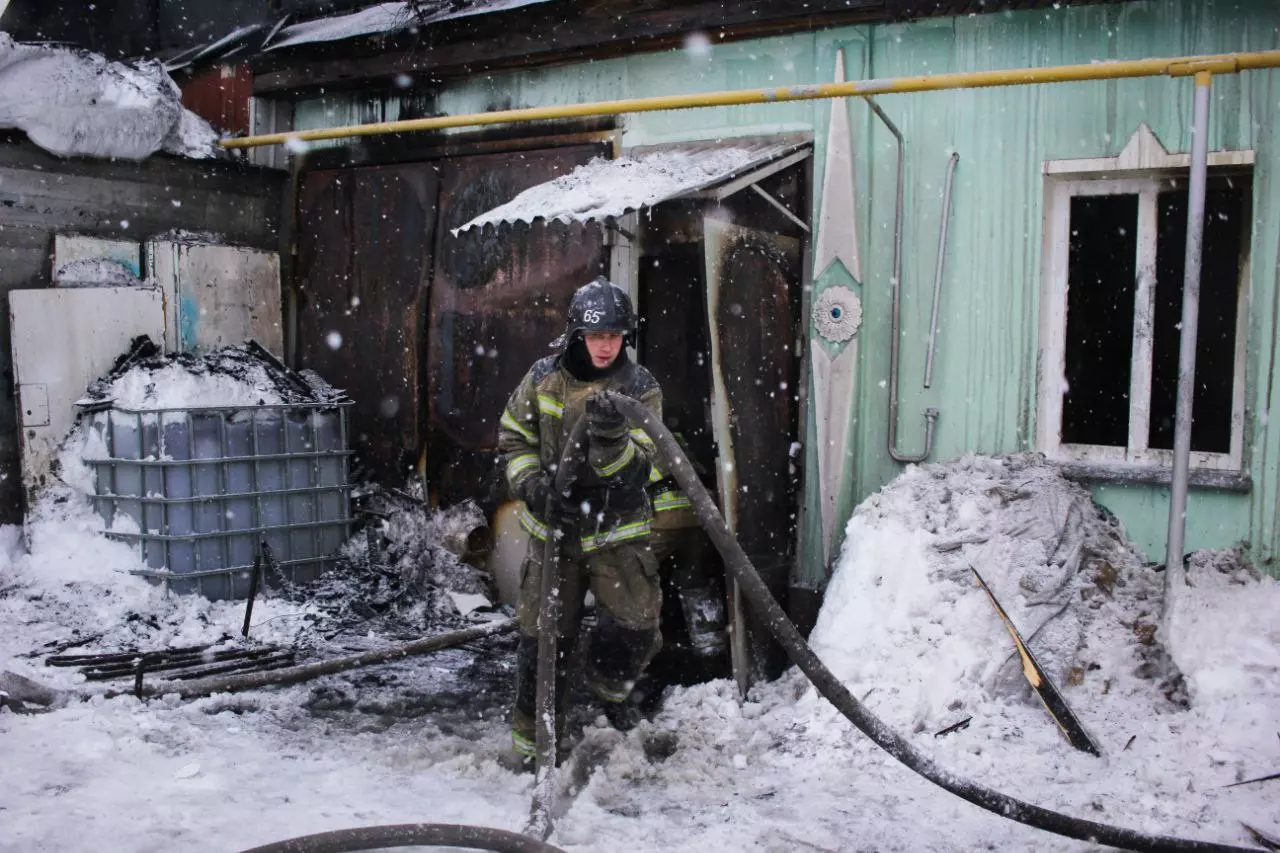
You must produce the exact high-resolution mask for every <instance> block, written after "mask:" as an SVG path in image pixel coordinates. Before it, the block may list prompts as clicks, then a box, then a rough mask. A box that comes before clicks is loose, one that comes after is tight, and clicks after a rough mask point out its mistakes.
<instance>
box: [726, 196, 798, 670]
mask: <svg viewBox="0 0 1280 853" xmlns="http://www.w3.org/2000/svg"><path fill="white" fill-rule="evenodd" d="M703 225H704V228H703V234H704V240H705V242H704V247H705V252H706V281H707V318H708V324H709V326H710V339H711V358H712V386H713V392H712V425H713V431H714V433H715V437H716V443H717V445H718V447H719V460H718V463H719V464H718V465H717V472H716V473H717V483H718V485H719V491H720V506H721V508H722V510H723V512H724V516H725V520H726V521H727V522H728V523H729V527H730V528H731V529H732V530H733V531H734V533H735V535H737V537H738V541H739V542H740V543H741V544H742V548H743V550H745V551H746V552H747V555H748V556H749V557H750V558H751V561H752V563H754V564H755V566H756V568H757V569H758V570H759V571H760V574H761V576H762V577H763V579H764V581H765V583H766V584H767V585H768V586H769V589H770V591H772V592H773V594H774V597H775V598H777V599H778V602H779V603H780V604H782V605H783V607H784V608H785V606H786V594H787V581H788V576H789V570H790V563H791V558H792V555H793V554H794V547H795V538H796V537H795V535H796V506H797V498H798V485H799V477H800V472H799V465H798V460H797V459H795V458H793V455H792V447H793V443H794V442H796V441H798V440H799V439H798V436H797V424H798V422H799V413H798V404H797V391H798V381H797V380H798V378H799V376H800V356H801V353H800V348H799V347H798V346H797V332H798V328H799V326H798V319H799V318H798V312H799V300H800V296H799V294H800V283H801V250H802V247H801V244H800V241H799V240H796V239H794V238H791V237H783V236H781V235H778V234H774V233H771V232H768V231H759V230H756V229H752V228H744V227H742V226H737V225H730V224H728V223H726V222H722V221H720V220H717V219H712V218H710V217H707V218H705V219H704V220H703ZM730 605H731V617H730V618H731V620H732V623H733V625H734V628H735V630H734V631H733V633H732V637H733V645H732V647H731V651H732V657H733V663H734V674H735V676H736V677H737V679H738V684H739V687H740V688H741V689H742V690H744V691H745V689H746V687H747V686H749V684H750V683H751V682H754V681H758V680H762V679H766V678H772V677H774V676H776V675H777V674H778V673H779V672H781V666H782V663H783V657H782V655H781V649H780V647H778V646H777V645H776V644H775V643H773V642H772V640H771V639H770V636H769V633H768V631H767V630H765V629H764V628H763V626H762V625H761V623H759V622H758V621H757V620H756V619H755V618H754V616H752V617H750V618H746V619H745V620H744V616H745V614H744V612H743V606H742V600H741V596H740V593H739V591H738V589H737V588H736V586H733V585H731V590H730ZM744 624H745V626H746V630H745V631H744V630H741V627H742V626H743V625H744Z"/></svg>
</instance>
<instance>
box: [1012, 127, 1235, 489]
mask: <svg viewBox="0 0 1280 853" xmlns="http://www.w3.org/2000/svg"><path fill="white" fill-rule="evenodd" d="M1147 135H1148V136H1147V138H1150V137H1149V131H1147ZM1137 137H1138V135H1137V134H1135V139H1137ZM1156 144H1157V146H1158V143H1156ZM1135 146H1136V143H1135ZM1131 147H1134V146H1131ZM1128 150H1129V149H1126V152H1128ZM1230 153H1231V154H1233V155H1239V154H1248V153H1250V152H1230ZM1159 154H1164V152H1163V148H1159ZM1123 157H1124V155H1122V158H1123ZM1120 159H1121V158H1117V160H1120ZM1146 159H1148V160H1151V159H1155V160H1157V161H1159V162H1158V165H1159V168H1145V169H1144V168H1132V166H1133V165H1136V164H1135V163H1128V164H1125V165H1128V166H1129V167H1130V168H1122V169H1117V168H1115V167H1116V166H1117V165H1118V164H1117V162H1116V161H1105V160H1094V161H1082V162H1081V163H1080V166H1081V167H1082V168H1081V169H1080V171H1076V172H1072V171H1071V170H1070V167H1071V161H1066V162H1063V161H1058V162H1056V163H1051V164H1049V163H1047V164H1046V165H1045V173H1046V182H1045V203H1046V205H1045V233H1044V253H1043V262H1044V267H1043V291H1042V294H1043V295H1042V300H1041V323H1040V332H1041V338H1040V340H1041V352H1040V359H1041V361H1040V366H1039V400H1038V417H1037V433H1038V434H1037V442H1038V445H1039V448H1040V449H1041V450H1042V451H1043V452H1044V453H1045V454H1046V455H1047V456H1048V457H1049V458H1051V459H1055V460H1058V461H1062V462H1066V463H1083V464H1086V465H1088V466H1090V467H1093V468H1096V469H1104V470H1105V469H1113V470H1116V471H1123V470H1126V469H1127V470H1133V469H1139V470H1147V471H1150V470H1159V469H1169V468H1172V465H1173V422H1174V413H1175V400H1176V393H1177V379H1178V349H1179V346H1180V336H1181V328H1180V327H1181V316H1182V284H1183V281H1182V279H1183V270H1184V252H1185V242H1186V226H1187V178H1188V171H1187V169H1186V167H1185V165H1183V163H1185V155H1184V156H1182V157H1178V156H1171V155H1167V154H1164V156H1163V157H1162V158H1161V157H1148V158H1146ZM1215 159H1216V160H1217V162H1219V163H1222V162H1227V163H1230V164H1231V165H1226V166H1217V167H1215V166H1214V165H1213V164H1214V161H1215ZM1178 161H1183V162H1178ZM1242 161H1244V162H1242ZM1251 162H1252V157H1247V158H1246V157H1241V156H1232V157H1230V158H1226V157H1223V156H1221V155H1219V156H1217V157H1216V158H1211V160H1210V170H1209V180H1208V185H1207V188H1206V215H1205V233H1204V251H1203V254H1204V259H1203V262H1202V271H1201V276H1200V320H1199V330H1198V334H1197V344H1196V356H1197V357H1196V383H1195V396H1194V400H1193V424H1192V433H1191V450H1192V453H1191V467H1192V469H1193V471H1194V470H1198V471H1210V472H1224V473H1225V472H1240V471H1241V470H1242V467H1243V449H1244V386H1245V383H1244V380H1245V376H1244V373H1245V356H1246V334H1247V329H1248V317H1247V307H1248V300H1247V298H1246V282H1247V280H1248V266H1249V263H1248V259H1249V232H1250V224H1251V223H1252V221H1253V217H1252V198H1251V193H1250V187H1251V183H1252V181H1251V174H1252V172H1251V168H1250V166H1249V165H1247V163H1251Z"/></svg>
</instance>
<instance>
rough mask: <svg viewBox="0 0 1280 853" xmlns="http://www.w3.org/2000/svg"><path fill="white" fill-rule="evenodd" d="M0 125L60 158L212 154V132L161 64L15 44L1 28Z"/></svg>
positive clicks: (214, 146) (201, 156)
mask: <svg viewBox="0 0 1280 853" xmlns="http://www.w3.org/2000/svg"><path fill="white" fill-rule="evenodd" d="M0 127H11V128H17V129H18V130H22V131H25V132H26V134H27V136H28V137H29V138H30V139H31V141H32V142H34V143H35V144H37V145H39V146H40V147H41V148H44V149H45V150H46V151H50V152H52V153H54V154H57V155H60V156H64V157H68V156H76V155H80V156H88V157H111V158H120V159H124V160H142V159H145V158H146V157H148V156H150V155H151V154H154V153H155V152H156V151H160V150H163V151H166V152H168V153H170V154H177V155H179V156H182V157H191V158H195V159H205V158H210V157H216V156H218V148H217V142H218V135H217V133H216V132H215V131H214V130H213V128H212V127H211V126H210V125H209V124H208V123H207V122H206V121H205V120H204V119H202V118H200V117H199V116H197V115H195V114H194V113H192V112H190V111H189V110H186V109H184V108H183V106H182V98H181V92H180V91H179V90H178V87H177V85H176V84H174V82H173V80H172V79H171V78H170V77H169V76H168V75H167V74H166V73H165V72H164V68H163V67H162V66H161V65H160V63H158V62H154V61H151V60H141V61H138V62H136V63H133V64H124V63H120V62H112V61H110V60H108V59H106V58H105V57H103V56H101V55H99V54H95V53H89V52H87V51H83V50H72V49H67V48H56V47H50V46H45V45H29V44H19V43H17V42H15V41H14V40H13V38H12V37H11V36H10V35H8V34H7V33H0Z"/></svg>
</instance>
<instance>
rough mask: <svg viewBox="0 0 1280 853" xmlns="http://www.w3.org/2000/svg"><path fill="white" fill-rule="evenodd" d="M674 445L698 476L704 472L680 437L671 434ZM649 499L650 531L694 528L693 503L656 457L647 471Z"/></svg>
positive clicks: (681, 436)
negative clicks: (651, 518) (677, 446)
mask: <svg viewBox="0 0 1280 853" xmlns="http://www.w3.org/2000/svg"><path fill="white" fill-rule="evenodd" d="M674 437H675V440H676V443H677V444H679V445H680V450H681V451H682V452H683V453H684V455H685V458H686V459H688V460H689V462H690V464H692V465H693V467H694V470H695V471H696V472H697V473H698V474H702V473H704V469H703V468H702V466H700V465H698V463H697V462H694V461H693V454H692V453H691V452H690V451H689V445H688V443H687V442H685V440H684V436H683V435H681V434H680V433H675V436H674ZM649 496H650V498H651V499H652V500H653V529H654V530H681V529H683V528H686V527H698V526H699V524H698V516H697V514H696V513H695V512H694V511H693V501H691V500H690V499H689V496H688V495H686V494H685V493H684V492H683V491H681V490H680V486H679V484H677V483H676V481H675V478H674V477H672V476H671V475H670V474H669V473H668V472H667V471H666V470H665V469H664V468H663V467H662V463H661V461H660V460H659V459H657V458H656V457H655V458H654V461H653V466H652V467H651V468H650V469H649Z"/></svg>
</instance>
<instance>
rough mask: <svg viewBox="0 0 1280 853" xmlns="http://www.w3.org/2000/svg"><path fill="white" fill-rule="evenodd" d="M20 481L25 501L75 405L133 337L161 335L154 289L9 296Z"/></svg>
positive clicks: (41, 479) (41, 478)
mask: <svg viewBox="0 0 1280 853" xmlns="http://www.w3.org/2000/svg"><path fill="white" fill-rule="evenodd" d="M9 328H10V329H11V330H12V342H11V346H12V355H13V372H14V383H15V384H16V385H17V387H18V423H19V426H20V429H19V433H18V434H19V444H20V447H21V454H22V485H23V490H24V494H25V495H26V498H27V501H28V503H29V502H30V499H31V493H32V491H33V490H34V489H36V488H38V487H39V486H41V485H43V484H44V483H45V482H46V481H47V480H48V478H49V473H50V470H51V465H52V462H53V459H54V456H55V455H56V454H57V452H58V446H59V444H61V442H62V440H63V438H65V437H66V435H67V432H68V431H69V430H70V429H71V426H72V424H74V423H75V418H76V411H75V406H74V404H75V402H76V400H79V399H80V398H81V397H82V396H84V391H85V388H86V387H87V386H88V385H89V383H90V382H92V381H93V380H95V379H97V378H98V377H99V376H102V375H103V374H105V373H106V372H107V371H108V370H110V369H111V367H112V365H113V364H115V361H116V359H117V358H119V357H120V356H121V355H122V354H123V353H125V352H127V351H128V349H129V344H130V342H131V341H133V339H134V338H136V337H137V336H139V335H148V336H150V337H151V339H152V340H155V341H158V340H161V338H162V337H163V335H164V309H163V302H162V298H161V295H160V291H159V290H157V289H155V288H142V287H90V288H70V289H66V288H49V289H42V290H14V291H10V293H9Z"/></svg>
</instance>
